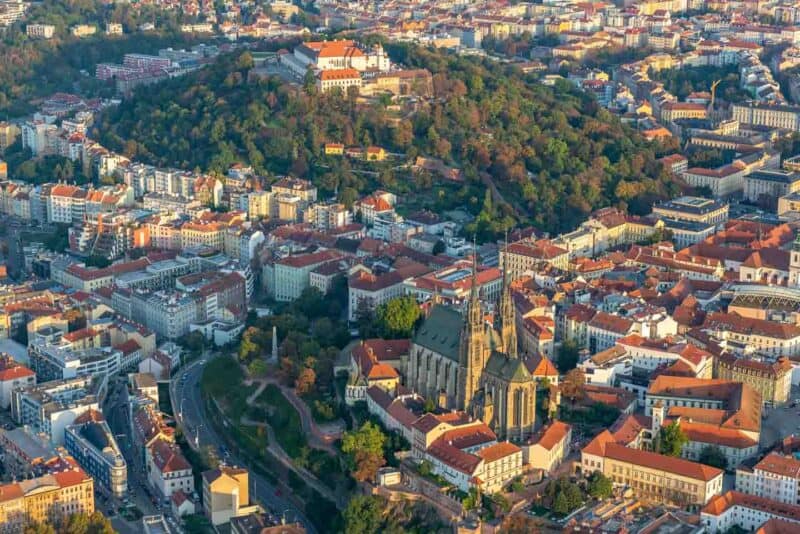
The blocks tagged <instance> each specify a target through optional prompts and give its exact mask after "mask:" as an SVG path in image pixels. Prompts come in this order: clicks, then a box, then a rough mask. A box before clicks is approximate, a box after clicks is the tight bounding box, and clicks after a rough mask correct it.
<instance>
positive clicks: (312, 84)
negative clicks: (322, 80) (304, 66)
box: [303, 69, 317, 95]
mask: <svg viewBox="0 0 800 534" xmlns="http://www.w3.org/2000/svg"><path fill="white" fill-rule="evenodd" d="M303 90H304V91H305V92H306V94H308V95H315V94H317V77H316V76H315V75H314V71H313V70H311V69H308V70H307V71H306V74H305V76H303Z"/></svg>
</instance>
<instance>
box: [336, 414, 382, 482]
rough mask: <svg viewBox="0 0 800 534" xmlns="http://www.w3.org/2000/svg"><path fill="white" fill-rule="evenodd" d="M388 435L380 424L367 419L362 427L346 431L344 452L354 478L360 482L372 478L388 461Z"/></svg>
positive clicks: (343, 437)
mask: <svg viewBox="0 0 800 534" xmlns="http://www.w3.org/2000/svg"><path fill="white" fill-rule="evenodd" d="M385 443H386V435H385V434H384V433H383V431H382V430H381V429H380V427H379V426H378V425H376V424H375V423H372V422H370V421H367V422H366V423H364V424H363V425H362V426H361V428H359V429H358V430H354V431H352V432H345V433H344V435H343V436H342V452H343V453H344V454H345V455H346V456H347V459H348V463H349V464H350V468H351V470H352V472H353V478H355V479H356V480H358V481H359V482H363V481H365V480H372V479H373V478H374V477H375V474H376V473H377V471H378V469H379V468H380V467H382V466H383V465H384V464H385V463H386V458H384V455H383V447H384V444H385Z"/></svg>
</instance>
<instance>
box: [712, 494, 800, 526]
mask: <svg viewBox="0 0 800 534" xmlns="http://www.w3.org/2000/svg"><path fill="white" fill-rule="evenodd" d="M734 506H741V507H743V508H750V509H752V510H758V511H762V512H767V513H768V514H770V515H772V516H778V517H782V518H787V519H792V520H794V521H800V506H798V505H796V504H787V503H782V502H778V501H774V500H772V499H767V498H764V497H758V496H756V495H748V494H745V493H740V492H738V491H729V492H727V493H725V494H723V495H717V496H715V497H713V498H712V499H711V500H710V501H709V502H708V504H707V505H706V506H705V508H703V509H702V510H701V513H702V514H708V515H716V516H718V515H722V514H724V513H725V512H726V511H728V510H729V509H730V508H733V507H734Z"/></svg>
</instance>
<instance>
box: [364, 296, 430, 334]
mask: <svg viewBox="0 0 800 534" xmlns="http://www.w3.org/2000/svg"><path fill="white" fill-rule="evenodd" d="M375 315H376V317H377V324H378V329H379V331H380V334H381V336H382V337H384V338H389V339H393V338H406V337H410V336H411V332H412V330H413V328H414V324H415V323H416V322H417V320H418V319H419V317H420V315H421V312H420V309H419V304H417V301H416V299H415V298H414V297H413V296H411V295H407V296H405V297H397V298H393V299H392V300H390V301H389V302H387V303H385V304H381V305H380V306H378V310H377V312H376V314H375Z"/></svg>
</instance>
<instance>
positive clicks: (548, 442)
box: [529, 421, 572, 451]
mask: <svg viewBox="0 0 800 534" xmlns="http://www.w3.org/2000/svg"><path fill="white" fill-rule="evenodd" d="M570 430H572V427H571V426H570V425H568V424H566V423H562V422H561V421H553V422H552V423H551V424H549V425H548V426H546V427H544V428H542V429H541V430H540V431H539V433H538V435H537V436H534V437H533V438H531V440H530V441H529V443H535V444H537V445H541V446H542V447H544V448H545V449H547V450H548V451H549V450H552V449H553V447H555V446H556V445H558V444H559V443H561V441H562V440H563V439H564V438H565V437H567V434H568V433H569V431H570Z"/></svg>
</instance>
